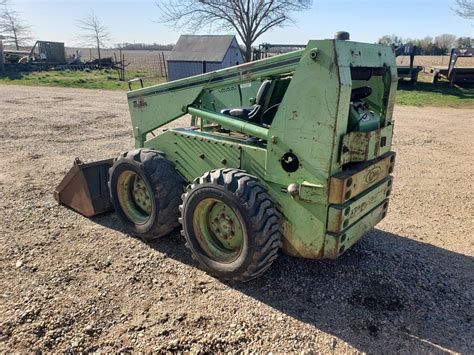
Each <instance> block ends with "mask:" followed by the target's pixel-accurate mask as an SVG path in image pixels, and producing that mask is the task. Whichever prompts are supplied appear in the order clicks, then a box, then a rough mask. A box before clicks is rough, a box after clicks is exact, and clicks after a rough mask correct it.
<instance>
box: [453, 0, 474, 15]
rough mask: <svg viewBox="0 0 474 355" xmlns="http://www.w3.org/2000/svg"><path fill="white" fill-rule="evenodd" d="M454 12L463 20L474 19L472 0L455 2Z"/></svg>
mask: <svg viewBox="0 0 474 355" xmlns="http://www.w3.org/2000/svg"><path fill="white" fill-rule="evenodd" d="M453 10H454V12H455V13H456V14H457V15H458V16H461V17H463V18H465V19H468V20H473V19H474V0H456V8H454V9H453Z"/></svg>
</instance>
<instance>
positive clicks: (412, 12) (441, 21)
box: [10, 0, 474, 46]
mask: <svg viewBox="0 0 474 355" xmlns="http://www.w3.org/2000/svg"><path fill="white" fill-rule="evenodd" d="M10 1H11V2H12V3H13V7H14V8H15V9H16V10H17V11H19V12H20V13H21V14H22V16H23V18H24V19H25V20H26V21H27V22H28V23H29V24H30V25H31V26H32V27H33V35H34V37H35V39H42V40H50V41H61V42H66V45H67V46H74V45H78V44H79V42H80V40H79V39H78V38H79V36H78V30H77V28H76V22H75V21H76V20H77V19H79V18H81V17H83V16H84V15H85V14H86V13H87V12H88V11H90V10H91V9H93V10H94V11H95V12H96V15H97V16H98V17H99V18H100V20H101V21H102V22H103V24H104V25H106V26H107V27H108V29H109V31H110V33H111V35H112V38H113V43H123V42H130V43H133V42H137V43H138V42H144V43H163V44H166V43H175V42H176V40H177V39H178V37H179V35H180V34H183V33H188V32H184V31H182V30H179V29H170V28H167V27H166V26H165V25H162V24H160V23H158V22H157V21H158V20H159V13H158V10H157V8H156V7H155V5H154V0H134V1H132V0H128V1H127V0H100V1H87V0H86V1H84V0H72V1H71V0H65V1H60V0H10ZM452 6H454V0H314V5H313V8H312V9H311V10H309V11H307V12H304V13H299V14H296V15H295V16H294V17H295V19H296V21H297V25H296V26H290V27H285V28H276V29H274V30H273V31H271V32H268V33H267V34H265V35H264V36H262V37H261V38H260V39H258V40H257V43H256V44H258V43H262V42H269V43H306V42H307V41H308V40H309V39H321V38H331V37H332V36H333V34H334V33H335V32H337V31H340V30H346V31H349V32H350V33H351V37H352V39H353V40H355V41H362V42H375V41H376V40H377V39H378V38H380V37H381V36H382V35H384V34H397V35H399V36H401V37H404V38H406V37H410V38H417V37H425V36H428V35H430V36H436V35H438V34H442V33H452V34H454V35H457V36H471V37H474V24H473V22H472V21H471V22H469V21H468V20H464V19H461V18H459V17H457V16H456V15H454V14H453V12H452V11H451V9H450V8H451V7H452ZM195 33H196V34H206V33H209V32H207V31H206V29H197V31H196V32H195Z"/></svg>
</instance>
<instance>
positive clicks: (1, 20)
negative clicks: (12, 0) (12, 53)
mask: <svg viewBox="0 0 474 355" xmlns="http://www.w3.org/2000/svg"><path fill="white" fill-rule="evenodd" d="M0 6H1V9H0V33H1V34H3V35H4V36H5V43H6V44H13V45H14V46H15V48H16V50H20V47H21V46H22V45H25V44H26V43H27V42H28V41H29V40H31V37H30V26H28V25H27V24H26V23H25V22H24V21H23V19H22V18H21V17H20V14H19V13H18V12H16V11H15V10H12V9H11V8H10V7H9V6H8V1H7V0H0Z"/></svg>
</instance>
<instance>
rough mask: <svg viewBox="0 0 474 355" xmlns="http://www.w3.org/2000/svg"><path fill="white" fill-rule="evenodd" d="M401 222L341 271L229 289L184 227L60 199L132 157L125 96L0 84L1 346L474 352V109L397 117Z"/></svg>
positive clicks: (391, 220)
mask: <svg viewBox="0 0 474 355" xmlns="http://www.w3.org/2000/svg"><path fill="white" fill-rule="evenodd" d="M395 118H396V137H395V143H394V149H395V150H396V151H397V154H398V157H397V161H398V163H397V166H396V170H395V177H396V180H395V188H394V193H393V197H392V202H391V207H390V213H389V215H388V217H387V218H386V219H385V220H384V221H383V222H382V223H381V224H379V225H378V226H377V228H376V229H373V230H372V231H370V232H369V233H368V234H367V235H366V236H365V237H364V238H363V240H362V241H361V242H360V243H358V244H357V245H356V246H355V247H354V248H353V249H351V250H350V251H349V252H348V253H347V254H346V255H344V256H343V257H342V258H341V259H339V260H337V261H312V260H301V259H296V258H291V257H287V256H281V257H280V258H278V259H277V261H276V262H275V263H274V264H273V267H272V268H271V269H270V271H269V272H267V273H266V274H265V275H264V276H263V277H261V278H259V279H257V280H255V281H252V282H250V283H247V284H237V285H234V284H227V283H223V282H220V281H218V280H216V279H213V278H211V277H209V276H208V275H206V274H205V273H204V272H202V271H200V270H199V269H198V268H196V265H195V263H194V262H193V261H192V260H191V257H190V255H189V252H188V251H187V249H186V248H185V247H184V242H183V241H182V239H181V237H180V236H179V234H178V233H176V234H175V235H170V236H168V237H165V238H163V239H160V240H158V241H156V242H153V243H144V242H142V241H140V240H137V239H134V238H132V237H130V236H127V235H126V234H124V233H123V232H122V231H121V226H120V223H119V222H118V221H117V219H116V218H115V217H114V215H113V214H108V215H104V216H100V217H96V218H93V219H86V218H84V217H82V216H80V215H78V214H76V213H74V212H72V211H70V210H68V209H66V208H64V207H60V206H58V205H57V204H56V203H55V201H54V200H53V196H52V191H53V189H54V187H55V186H56V185H57V183H59V181H60V180H61V178H62V177H63V175H64V174H65V173H66V172H67V170H68V169H69V168H70V166H71V164H72V162H73V160H74V158H75V157H76V156H78V157H80V158H81V159H83V160H85V161H91V160H97V159H102V158H108V157H113V156H115V155H117V154H118V153H119V152H120V151H124V150H129V149H131V147H132V137H131V130H130V124H129V116H128V107H127V104H126V98H125V94H124V93H120V92H109V91H98V90H97V91H93V90H76V89H70V90H68V89H59V88H58V89H56V88H32V87H14V86H0V124H1V131H0V138H1V140H2V145H1V148H0V150H1V154H0V167H1V169H0V238H1V240H0V248H1V249H0V250H1V252H0V297H1V302H0V351H1V352H5V351H20V352H26V351H32V350H46V351H56V352H59V351H61V352H62V351H119V350H120V351H132V350H135V351H137V350H150V351H188V350H189V351H199V350H201V351H208V352H220V351H238V350H248V351H265V352H267V351H274V352H287V351H310V350H315V351H318V352H322V353H326V352H336V353H347V352H357V351H362V352H369V353H381V352H383V353H393V352H403V353H438V352H445V351H448V352H460V353H473V352H474V347H473V344H474V339H473V338H474V336H473V335H474V332H473V320H472V317H473V304H472V301H473V287H474V286H473V285H474V272H473V270H474V263H473V253H474V250H473V232H472V231H473V229H474V228H473V227H474V226H473V211H474V208H473V183H472V181H473V178H474V176H473V175H474V174H473V166H472V156H473V153H474V152H473V142H474V139H473V138H474V137H473V135H474V133H473V127H474V114H473V110H469V109H456V108H415V107H397V109H396V113H395Z"/></svg>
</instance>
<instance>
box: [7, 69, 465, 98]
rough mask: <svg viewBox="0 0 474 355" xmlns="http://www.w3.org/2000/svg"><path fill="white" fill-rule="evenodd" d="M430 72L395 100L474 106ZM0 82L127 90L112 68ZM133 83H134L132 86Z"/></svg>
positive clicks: (402, 88)
mask: <svg viewBox="0 0 474 355" xmlns="http://www.w3.org/2000/svg"><path fill="white" fill-rule="evenodd" d="M127 77H128V78H133V77H142V78H144V80H145V85H147V86H149V85H153V84H158V83H161V82H163V81H164V79H163V78H157V77H153V76H152V75H151V73H149V72H147V71H137V72H127ZM430 79H431V78H430V76H429V75H427V74H421V75H420V81H419V82H418V83H417V84H416V85H415V86H412V85H410V84H408V83H400V85H399V90H398V93H397V99H396V103H397V104H398V105H411V106H451V107H471V106H472V107H474V89H472V88H471V89H465V88H459V87H450V86H449V83H447V82H439V83H438V84H436V85H433V84H431V82H429V81H430ZM0 84H7V85H30V86H55V87H72V88H84V89H106V90H127V88H128V84H127V82H123V81H119V80H118V74H117V72H116V71H115V70H96V71H69V70H65V71H47V72H46V71H45V72H28V73H14V74H10V75H7V76H0ZM134 87H135V88H136V87H137V84H135V86H134Z"/></svg>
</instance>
